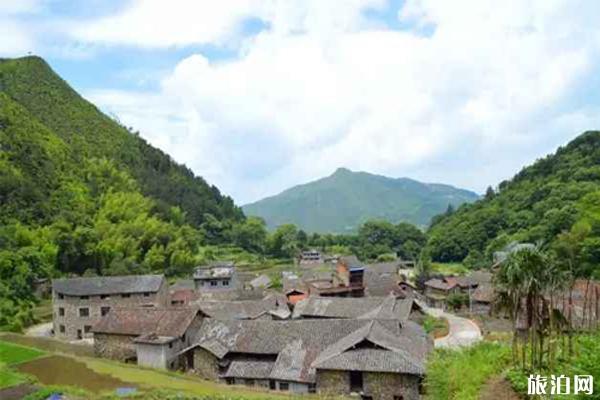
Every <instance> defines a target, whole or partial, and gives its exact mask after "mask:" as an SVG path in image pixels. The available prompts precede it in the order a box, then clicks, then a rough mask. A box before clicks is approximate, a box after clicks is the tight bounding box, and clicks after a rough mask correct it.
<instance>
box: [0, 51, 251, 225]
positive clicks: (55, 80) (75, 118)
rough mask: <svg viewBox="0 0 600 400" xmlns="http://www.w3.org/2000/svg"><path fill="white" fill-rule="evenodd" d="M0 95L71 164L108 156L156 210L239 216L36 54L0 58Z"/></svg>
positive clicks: (198, 218)
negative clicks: (58, 145) (44, 132)
mask: <svg viewBox="0 0 600 400" xmlns="http://www.w3.org/2000/svg"><path fill="white" fill-rule="evenodd" d="M0 93H1V94H3V95H4V96H5V97H4V98H3V101H4V102H7V101H8V99H10V100H12V101H13V102H14V103H16V104H17V105H18V106H19V108H21V111H22V112H23V113H26V114H27V118H26V119H29V120H34V121H36V122H37V123H39V124H40V125H43V126H44V127H45V128H46V129H47V130H48V131H49V132H51V133H52V134H54V135H55V136H54V138H55V140H56V141H59V142H61V143H62V145H63V147H65V148H66V149H68V153H69V154H68V161H69V162H70V165H71V166H72V165H76V164H81V163H83V161H84V160H85V159H89V158H107V159H110V160H112V161H113V162H115V163H116V165H117V167H118V168H122V169H123V170H125V171H127V173H128V174H130V175H131V176H132V177H133V178H134V179H135V180H136V181H137V182H138V183H139V186H140V190H141V192H142V193H143V194H144V195H147V196H150V197H152V198H153V199H155V200H156V201H157V207H158V208H160V209H161V211H163V212H166V210H168V208H169V207H170V206H179V207H180V208H181V209H182V210H183V211H184V212H185V213H186V214H187V218H188V221H189V222H190V223H192V225H195V226H198V225H199V224H200V223H201V222H202V221H203V218H204V214H205V213H210V214H212V215H214V216H215V217H217V219H222V218H225V219H228V218H229V219H240V218H242V213H241V210H240V209H239V208H237V207H236V206H235V205H234V203H233V201H232V200H231V198H229V197H226V196H223V195H221V193H220V192H219V190H218V189H217V188H216V187H214V186H210V185H208V184H207V183H206V182H205V181H204V180H203V179H202V178H201V177H195V176H194V174H193V173H192V172H191V171H190V170H189V169H188V168H186V167H185V166H183V165H179V164H177V163H175V162H174V161H173V160H172V159H171V158H170V157H169V156H168V155H166V154H165V153H163V152H162V151H160V150H158V149H156V148H154V147H152V146H150V145H149V144H148V143H147V142H146V141H144V140H143V139H142V138H140V137H139V136H138V135H137V134H134V133H132V132H129V131H128V130H127V129H125V128H124V127H122V126H121V125H119V124H118V123H116V122H115V121H113V120H112V119H111V118H109V117H107V116H106V115H104V114H103V113H102V112H100V111H99V110H98V109H97V108H96V107H95V106H94V105H93V104H91V103H89V102H88V101H86V100H85V99H83V98H82V97H81V96H79V94H77V93H76V92H75V91H74V90H73V89H72V88H71V87H69V85H68V84H67V83H66V82H65V81H63V80H62V79H61V78H60V77H59V76H58V75H56V74H55V73H54V72H53V71H52V70H51V69H50V67H49V66H48V64H46V62H45V61H44V60H42V59H41V58H38V57H25V58H20V59H0ZM1 127H2V126H1V125H0V128H1ZM20 161H23V160H20ZM30 178H31V179H34V180H36V179H37V178H36V176H35V175H32V176H30Z"/></svg>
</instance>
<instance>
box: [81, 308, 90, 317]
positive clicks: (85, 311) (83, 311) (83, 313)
mask: <svg viewBox="0 0 600 400" xmlns="http://www.w3.org/2000/svg"><path fill="white" fill-rule="evenodd" d="M79 316H80V317H89V316H90V309H89V308H80V309H79Z"/></svg>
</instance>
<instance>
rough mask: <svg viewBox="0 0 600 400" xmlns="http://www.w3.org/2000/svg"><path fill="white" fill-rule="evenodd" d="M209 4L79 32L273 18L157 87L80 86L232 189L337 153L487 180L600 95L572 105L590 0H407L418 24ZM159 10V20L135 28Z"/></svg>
mask: <svg viewBox="0 0 600 400" xmlns="http://www.w3.org/2000/svg"><path fill="white" fill-rule="evenodd" d="M161 4H163V3H162V2H161ZM194 4H196V3H194ZM211 4H215V3H213V2H211ZM218 4H219V5H218V6H217V7H216V10H213V9H212V8H213V7H206V5H205V4H204V3H202V4H201V5H198V6H197V8H196V9H193V10H191V9H185V10H184V11H181V10H177V9H178V7H176V6H174V5H173V4H172V2H170V3H169V6H168V7H159V5H158V3H152V2H136V3H134V5H133V6H132V7H131V8H130V9H128V10H126V11H125V12H124V13H122V14H120V15H117V16H115V17H110V18H109V19H107V20H100V21H98V22H97V23H93V24H91V25H90V28H89V29H88V30H87V31H86V33H85V35H84V36H85V37H87V38H88V39H89V40H100V41H108V42H114V43H130V44H137V45H140V46H146V47H148V46H169V45H178V44H179V45H180V44H186V43H188V44H189V43H204V42H223V41H224V40H228V39H230V38H231V34H232V32H236V24H237V23H238V22H239V20H240V19H241V18H245V17H248V16H258V17H260V18H262V19H264V20H265V21H267V22H268V23H269V24H271V26H272V29H270V30H267V31H263V32H261V33H260V34H258V35H256V36H254V37H252V38H246V39H244V40H243V42H242V43H241V45H240V47H239V57H237V58H236V59H234V60H230V61H227V62H219V63H211V62H210V60H208V59H207V58H206V57H205V56H203V55H201V54H197V55H194V56H191V57H189V58H186V59H184V60H182V61H181V62H180V63H179V64H178V65H177V66H176V67H175V68H174V69H173V71H172V72H171V73H169V74H168V76H167V77H166V78H165V79H164V80H163V82H162V86H161V90H160V91H159V92H158V93H153V94H151V95H148V94H138V95H136V94H134V93H130V94H127V96H126V98H127V101H126V102H121V101H120V100H119V99H122V96H124V95H123V94H119V93H114V92H112V93H107V92H103V93H98V92H96V93H89V94H88V95H89V97H91V98H92V100H94V101H97V102H98V103H99V104H101V105H102V106H103V107H104V108H107V109H111V110H113V111H115V112H116V113H118V114H119V115H120V116H121V117H122V119H123V120H125V121H126V122H127V123H128V124H131V125H134V126H136V127H139V128H140V130H141V131H142V134H143V135H145V136H147V137H148V138H149V140H150V141H151V142H152V143H154V144H156V145H158V146H159V147H161V148H163V149H164V150H165V151H167V152H168V153H170V154H171V155H172V156H173V157H174V158H175V159H176V160H178V161H182V162H186V163H187V164H188V165H189V166H190V167H192V168H193V169H194V170H195V171H196V172H197V173H199V174H201V175H203V176H205V177H207V179H208V180H209V181H211V182H212V183H215V184H217V185H218V186H219V187H220V188H222V189H223V190H224V191H225V192H227V193H231V194H233V195H234V196H235V198H236V200H238V201H239V202H245V201H249V200H254V199H257V198H259V197H262V196H264V195H267V194H273V193H274V192H277V191H279V190H282V189H284V188H286V187H288V186H290V185H291V184H294V183H299V182H302V181H305V180H308V179H314V178H317V177H320V176H323V175H324V174H327V173H330V172H331V171H332V170H334V169H335V168H336V167H338V166H348V167H351V168H355V169H365V170H369V171H372V172H377V173H384V174H389V175H393V176H399V175H406V174H411V175H413V176H415V177H417V178H421V179H430V180H435V181H447V182H450V183H454V184H458V185H465V186H467V187H471V188H474V189H477V190H483V188H485V186H487V185H488V184H489V183H495V182H498V181H499V180H500V179H502V178H506V177H508V176H510V175H511V174H512V173H514V172H516V170H517V169H518V168H520V166H521V165H522V163H524V162H525V161H527V160H531V157H532V156H538V155H541V154H538V153H537V151H536V150H535V149H546V148H547V150H548V151H549V150H551V146H553V145H556V144H558V143H562V142H564V141H565V140H566V139H567V138H569V137H572V136H573V135H574V134H576V133H578V131H580V130H583V129H585V128H593V127H594V126H593V125H592V124H593V123H596V124H597V123H598V118H596V117H594V116H593V115H594V112H597V109H598V105H597V104H596V105H595V107H586V108H585V109H571V105H570V100H572V99H573V98H574V97H577V95H578V92H579V91H580V90H581V89H582V87H584V86H585V82H586V79H589V78H590V76H592V75H594V74H597V73H598V68H597V67H596V65H597V64H598V61H600V57H599V43H600V34H599V31H598V28H597V24H596V23H594V21H593V17H592V16H593V15H598V11H600V10H599V9H598V8H599V6H600V4H598V3H596V2H594V1H588V2H581V5H580V6H578V7H576V6H573V4H572V2H570V1H547V0H544V1H531V2H523V1H506V2H503V3H502V7H499V6H498V3H497V2H495V1H491V0H489V1H484V0H472V1H466V0H465V1H455V2H440V1H429V0H408V1H407V2H406V5H405V6H404V7H403V9H402V10H400V12H399V16H400V18H402V19H403V21H404V22H410V23H412V24H414V25H415V26H416V27H419V26H424V25H427V24H433V25H434V26H435V30H434V33H433V34H432V35H431V36H428V37H423V36H420V35H417V34H415V33H414V32H413V31H410V30H406V31H393V30H385V29H374V28H373V26H372V24H371V23H370V21H367V20H365V18H364V17H363V14H362V10H364V9H365V8H367V7H369V8H372V7H382V6H384V4H383V3H382V2H381V1H376V2H369V1H358V0H356V1H349V2H347V3H343V2H329V1H323V0H318V1H308V2H292V1H266V2H260V3H254V2H251V1H247V2H241V3H240V4H241V6H240V7H233V6H232V3H231V2H227V1H225V2H219V3H218ZM236 4H237V3H236ZM257 4H259V5H257ZM597 4H598V5H597ZM334 5H335V6H334ZM140 10H141V11H140ZM161 13H162V15H164V16H165V18H164V19H165V22H164V24H162V25H161V29H156V30H154V31H153V30H152V29H150V26H148V29H141V30H139V31H136V29H135V27H138V25H136V24H137V23H139V24H141V25H144V24H146V21H153V20H154V19H155V18H156V16H157V15H161ZM211 13H214V14H211ZM180 14H181V19H180V20H179V21H177V23H176V22H170V21H175V20H176V19H177V18H176V17H177V16H179V15H180ZM182 14H187V15H186V16H184V15H182ZM191 15H195V16H196V17H197V18H198V19H199V20H198V21H200V20H202V18H208V17H207V15H211V18H212V19H214V21H213V22H212V24H211V25H208V26H203V27H199V26H198V25H201V24H199V23H194V21H195V20H194V18H193V17H191ZM107 21H108V22H107ZM126 21H127V23H132V24H133V25H132V26H131V25H126V24H125V22H126ZM121 25H123V28H122V29H126V26H129V27H130V28H132V29H130V30H131V32H130V33H128V32H123V31H121V30H120V29H121V28H120V26H121Z"/></svg>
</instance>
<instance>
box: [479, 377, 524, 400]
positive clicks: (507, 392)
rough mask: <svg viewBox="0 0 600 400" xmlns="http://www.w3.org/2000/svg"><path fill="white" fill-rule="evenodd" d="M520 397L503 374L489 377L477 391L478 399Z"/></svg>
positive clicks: (496, 399) (501, 399) (514, 398)
mask: <svg viewBox="0 0 600 400" xmlns="http://www.w3.org/2000/svg"><path fill="white" fill-rule="evenodd" d="M520 399H521V397H519V395H518V394H517V393H516V392H515V391H514V390H513V388H512V386H511V385H510V383H508V382H507V381H506V379H504V377H503V376H495V377H493V378H492V379H490V380H489V381H488V382H487V383H486V384H485V385H484V386H483V387H482V388H481V392H479V400H520Z"/></svg>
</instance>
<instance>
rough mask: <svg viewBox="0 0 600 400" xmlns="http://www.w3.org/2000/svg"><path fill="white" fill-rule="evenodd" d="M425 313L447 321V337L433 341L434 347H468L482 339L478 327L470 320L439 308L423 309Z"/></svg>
mask: <svg viewBox="0 0 600 400" xmlns="http://www.w3.org/2000/svg"><path fill="white" fill-rule="evenodd" d="M424 310H425V313H427V314H429V315H432V316H434V317H436V318H439V317H444V318H446V319H447V320H448V325H449V328H450V329H449V332H448V335H446V336H444V337H442V338H439V339H435V347H450V348H456V347H461V346H470V345H472V344H474V343H477V342H479V341H480V340H481V339H482V335H481V330H480V329H479V326H477V324H476V323H475V322H473V321H471V320H470V319H467V318H462V317H458V316H456V315H454V314H450V313H447V312H445V311H443V310H442V309H440V308H429V307H424Z"/></svg>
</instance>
